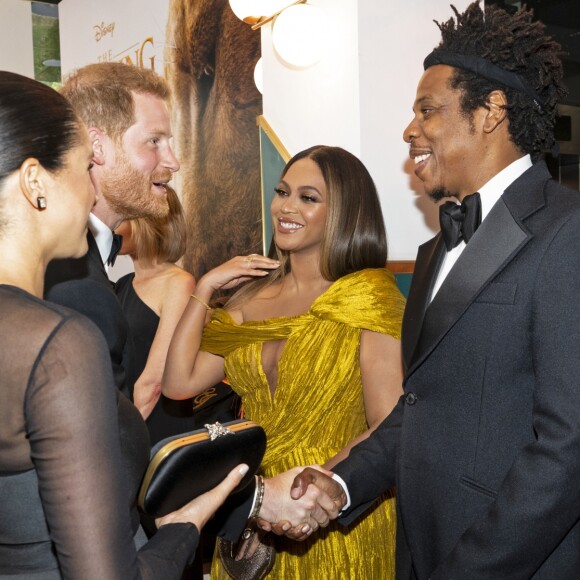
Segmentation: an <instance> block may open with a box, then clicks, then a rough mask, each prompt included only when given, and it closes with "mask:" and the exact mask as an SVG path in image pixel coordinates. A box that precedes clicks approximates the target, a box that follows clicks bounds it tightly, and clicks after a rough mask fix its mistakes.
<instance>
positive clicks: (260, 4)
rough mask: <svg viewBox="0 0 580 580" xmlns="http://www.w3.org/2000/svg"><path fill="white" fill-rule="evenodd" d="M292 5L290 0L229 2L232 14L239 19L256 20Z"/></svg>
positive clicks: (242, 0)
mask: <svg viewBox="0 0 580 580" xmlns="http://www.w3.org/2000/svg"><path fill="white" fill-rule="evenodd" d="M290 4H292V0H230V7H231V9H232V11H233V13H234V14H235V15H236V16H237V17H238V18H239V19H240V20H245V19H250V20H251V21H254V20H257V19H258V17H260V16H272V15H273V14H276V12H278V11H280V10H282V9H284V8H286V6H288V5H290Z"/></svg>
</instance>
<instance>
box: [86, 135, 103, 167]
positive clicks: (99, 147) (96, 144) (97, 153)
mask: <svg viewBox="0 0 580 580" xmlns="http://www.w3.org/2000/svg"><path fill="white" fill-rule="evenodd" d="M105 137H106V135H105V133H104V132H103V131H101V130H100V129H97V128H96V127H91V128H90V129H89V139H90V141H91V145H92V147H93V163H95V164H96V165H103V163H105V149H104V147H103V142H104V139H105Z"/></svg>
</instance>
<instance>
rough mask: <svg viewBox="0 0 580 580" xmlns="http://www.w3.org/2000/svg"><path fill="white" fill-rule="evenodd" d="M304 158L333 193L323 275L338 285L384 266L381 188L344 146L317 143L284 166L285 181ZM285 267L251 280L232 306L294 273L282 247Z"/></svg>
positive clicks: (280, 254)
mask: <svg viewBox="0 0 580 580" xmlns="http://www.w3.org/2000/svg"><path fill="white" fill-rule="evenodd" d="M301 159H311V160H312V161H314V163H316V165H318V167H319V168H320V171H321V172H322V176H323V178H324V182H325V184H326V188H327V190H328V209H327V214H326V223H325V226H324V233H323V236H322V248H321V253H320V272H321V274H322V276H323V277H324V278H325V279H326V280H329V281H332V282H334V281H335V280H338V279H339V278H342V277H343V276H346V275H347V274H350V273H352V272H357V271H359V270H363V269H365V268H384V267H385V266H386V263H387V234H386V231H385V223H384V220H383V213H382V211H381V205H380V201H379V196H378V194H377V189H376V187H375V184H374V182H373V179H372V177H371V176H370V174H369V172H368V170H367V168H366V167H365V166H364V165H363V163H362V162H361V161H360V160H359V159H358V158H357V157H355V156H354V155H353V154H352V153H349V152H348V151H346V150H344V149H342V148H340V147H329V146H326V145H315V146H314V147H310V148H309V149H306V150H305V151H301V152H300V153H297V154H296V155H295V156H294V157H292V159H290V161H288V163H287V164H286V166H285V167H284V170H283V171H282V175H281V179H283V178H284V176H285V175H286V173H287V172H288V170H289V169H290V168H291V167H292V165H294V164H295V163H296V162H297V161H300V160H301ZM276 253H277V258H278V260H279V261H280V267H279V268H277V269H276V270H274V271H272V272H271V273H270V274H269V275H268V276H266V277H264V278H262V279H260V280H256V281H254V282H250V283H249V284H248V285H247V286H245V287H244V288H242V289H241V290H240V291H239V292H237V293H236V294H235V295H234V296H233V298H232V299H231V300H230V301H229V302H228V306H229V307H231V306H235V305H237V304H240V303H243V302H244V301H245V300H247V299H248V298H250V297H251V296H253V295H254V294H256V293H257V292H258V290H260V289H261V288H263V287H265V286H268V285H270V284H272V283H274V282H276V281H277V280H280V279H281V278H283V277H284V276H285V275H286V274H288V273H289V272H290V254H289V252H287V251H284V250H281V249H279V248H278V247H276Z"/></svg>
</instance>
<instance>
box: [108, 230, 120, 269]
mask: <svg viewBox="0 0 580 580" xmlns="http://www.w3.org/2000/svg"><path fill="white" fill-rule="evenodd" d="M122 244H123V236H120V235H119V234H113V245H112V246H111V253H110V254H109V257H108V258H107V264H108V265H109V266H114V265H115V260H116V259H117V254H118V253H119V250H120V249H121V246H122Z"/></svg>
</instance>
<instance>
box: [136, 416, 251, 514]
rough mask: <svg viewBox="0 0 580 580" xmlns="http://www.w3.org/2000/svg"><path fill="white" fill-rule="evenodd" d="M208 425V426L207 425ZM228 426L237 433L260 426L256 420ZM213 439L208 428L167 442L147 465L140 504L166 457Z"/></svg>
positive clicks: (140, 493) (231, 431)
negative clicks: (181, 449) (176, 451)
mask: <svg viewBox="0 0 580 580" xmlns="http://www.w3.org/2000/svg"><path fill="white" fill-rule="evenodd" d="M206 427H207V426H206ZM223 427H226V428H227V430H228V431H229V432H230V433H231V434H232V435H235V433H237V432H238V431H244V430H245V429H249V428H251V427H259V425H258V423H256V422H255V421H242V422H241V423H235V424H233V425H227V426H226V425H223ZM209 440H213V439H212V438H211V434H210V430H209V429H207V430H206V431H205V432H204V431H201V432H199V433H196V434H195V435H189V436H187V437H180V438H178V439H175V440H174V441H170V442H169V443H166V444H165V445H164V446H163V447H162V448H161V449H160V450H159V451H158V452H157V453H156V454H155V456H154V457H153V460H152V461H151V463H149V467H147V471H146V472H145V477H144V478H143V483H142V484H141V491H140V492H139V501H138V503H139V505H140V506H141V507H143V505H144V504H145V495H146V494H147V490H148V489H149V484H150V483H151V480H152V479H153V476H154V475H155V472H156V471H157V468H158V467H159V465H161V463H163V461H165V459H166V458H167V457H168V456H169V455H171V453H173V452H174V451H175V450H176V449H179V448H180V447H184V446H186V445H190V444H191V443H199V442H201V441H209Z"/></svg>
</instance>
